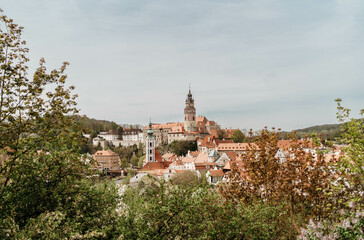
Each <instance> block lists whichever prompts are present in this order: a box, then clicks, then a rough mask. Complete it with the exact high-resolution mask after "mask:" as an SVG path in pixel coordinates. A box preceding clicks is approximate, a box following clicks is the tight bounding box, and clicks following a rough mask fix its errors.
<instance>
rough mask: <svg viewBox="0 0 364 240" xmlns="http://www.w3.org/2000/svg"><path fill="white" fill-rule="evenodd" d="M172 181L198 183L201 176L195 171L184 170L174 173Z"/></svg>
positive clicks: (186, 183) (185, 183)
mask: <svg viewBox="0 0 364 240" xmlns="http://www.w3.org/2000/svg"><path fill="white" fill-rule="evenodd" d="M170 181H171V182H172V183H173V184H175V185H184V186H186V185H190V184H192V185H196V184H198V183H199V178H198V176H197V174H196V173H195V172H193V171H184V172H182V173H177V174H176V175H174V176H173V177H172V179H171V180H170Z"/></svg>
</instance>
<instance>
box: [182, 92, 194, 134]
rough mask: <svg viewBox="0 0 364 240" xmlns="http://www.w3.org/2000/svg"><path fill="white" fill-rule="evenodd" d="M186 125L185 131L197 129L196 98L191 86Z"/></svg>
mask: <svg viewBox="0 0 364 240" xmlns="http://www.w3.org/2000/svg"><path fill="white" fill-rule="evenodd" d="M184 127H185V131H187V132H195V131H196V108H195V100H194V99H193V97H192V93H191V86H190V87H189V91H188V94H187V99H186V106H185V122H184Z"/></svg>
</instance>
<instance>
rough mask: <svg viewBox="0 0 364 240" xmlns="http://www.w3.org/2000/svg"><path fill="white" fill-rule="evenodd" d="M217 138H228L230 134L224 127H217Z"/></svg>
mask: <svg viewBox="0 0 364 240" xmlns="http://www.w3.org/2000/svg"><path fill="white" fill-rule="evenodd" d="M216 132H217V138H218V139H225V138H227V136H228V134H227V132H226V131H225V130H224V129H221V128H217V131H216Z"/></svg>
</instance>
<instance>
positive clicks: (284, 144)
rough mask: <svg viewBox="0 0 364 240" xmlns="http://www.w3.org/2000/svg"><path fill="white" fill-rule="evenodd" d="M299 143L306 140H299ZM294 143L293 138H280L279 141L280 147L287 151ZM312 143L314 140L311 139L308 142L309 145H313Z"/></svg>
mask: <svg viewBox="0 0 364 240" xmlns="http://www.w3.org/2000/svg"><path fill="white" fill-rule="evenodd" d="M297 143H298V144H304V143H305V141H302V140H297ZM293 144H294V143H293V142H292V141H291V140H278V142H277V146H278V147H279V148H281V149H282V150H285V151H287V150H289V149H290V148H291V146H292V145H293ZM312 145H313V144H312V142H311V141H309V142H308V147H312Z"/></svg>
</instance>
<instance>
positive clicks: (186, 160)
mask: <svg viewBox="0 0 364 240" xmlns="http://www.w3.org/2000/svg"><path fill="white" fill-rule="evenodd" d="M195 160H196V158H190V157H183V158H182V162H184V163H191V162H194V161H195Z"/></svg>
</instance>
